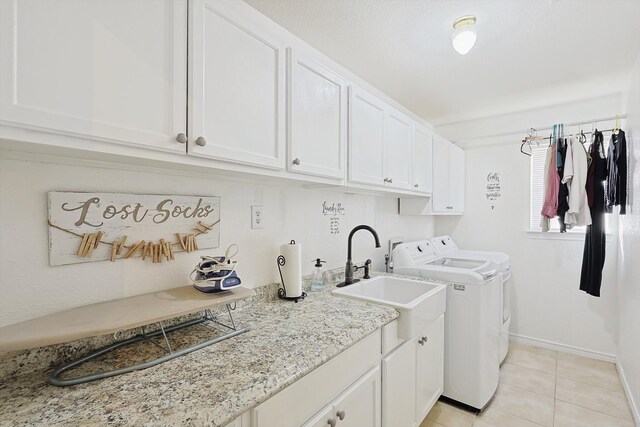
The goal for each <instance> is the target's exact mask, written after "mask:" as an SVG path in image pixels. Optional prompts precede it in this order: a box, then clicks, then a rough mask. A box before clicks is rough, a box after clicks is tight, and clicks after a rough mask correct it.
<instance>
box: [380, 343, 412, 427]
mask: <svg viewBox="0 0 640 427" xmlns="http://www.w3.org/2000/svg"><path fill="white" fill-rule="evenodd" d="M416 345H417V344H416V340H415V339H414V340H411V341H407V342H405V343H404V344H402V345H401V346H400V347H398V348H397V349H396V350H395V351H393V352H392V353H391V354H389V355H388V356H386V357H385V358H384V359H382V375H383V379H382V381H383V387H382V419H383V423H382V425H383V426H386V427H412V426H415V425H417V423H416Z"/></svg>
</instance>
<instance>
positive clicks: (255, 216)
mask: <svg viewBox="0 0 640 427" xmlns="http://www.w3.org/2000/svg"><path fill="white" fill-rule="evenodd" d="M251 228H254V229H255V228H264V218H263V216H262V206H258V205H254V206H251Z"/></svg>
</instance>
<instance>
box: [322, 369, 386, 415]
mask: <svg viewBox="0 0 640 427" xmlns="http://www.w3.org/2000/svg"><path fill="white" fill-rule="evenodd" d="M334 410H335V412H334V413H333V416H334V417H335V418H336V419H337V420H338V425H339V426H340V427H362V426H367V427H380V418H381V407H380V368H379V367H377V366H376V367H375V368H373V369H371V370H370V371H369V372H367V373H366V374H365V375H364V376H363V377H362V378H360V379H359V380H358V382H356V383H355V384H354V385H352V386H351V387H350V388H349V389H348V390H347V391H346V392H344V394H342V396H340V397H339V398H338V399H337V400H336V402H335V404H334Z"/></svg>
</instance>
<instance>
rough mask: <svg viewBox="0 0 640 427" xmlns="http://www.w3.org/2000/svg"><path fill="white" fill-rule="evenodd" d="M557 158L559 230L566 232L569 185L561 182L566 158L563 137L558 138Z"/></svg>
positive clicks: (565, 146)
mask: <svg viewBox="0 0 640 427" xmlns="http://www.w3.org/2000/svg"><path fill="white" fill-rule="evenodd" d="M557 147H558V159H560V160H559V161H558V162H557V164H558V165H559V166H558V175H559V176H560V188H559V189H558V222H559V223H560V232H561V233H566V232H567V226H566V224H565V223H564V214H566V213H567V211H568V210H569V187H567V184H566V183H563V182H562V178H563V177H564V164H565V161H566V159H567V142H566V140H565V139H564V138H561V139H559V140H558V143H557Z"/></svg>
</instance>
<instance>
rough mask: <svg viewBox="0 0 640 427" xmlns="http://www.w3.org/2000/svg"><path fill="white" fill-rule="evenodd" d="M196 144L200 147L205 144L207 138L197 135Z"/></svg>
mask: <svg viewBox="0 0 640 427" xmlns="http://www.w3.org/2000/svg"><path fill="white" fill-rule="evenodd" d="M196 145H199V146H200V147H204V146H205V145H207V140H206V139H204V137H202V136H199V137H198V139H196Z"/></svg>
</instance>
